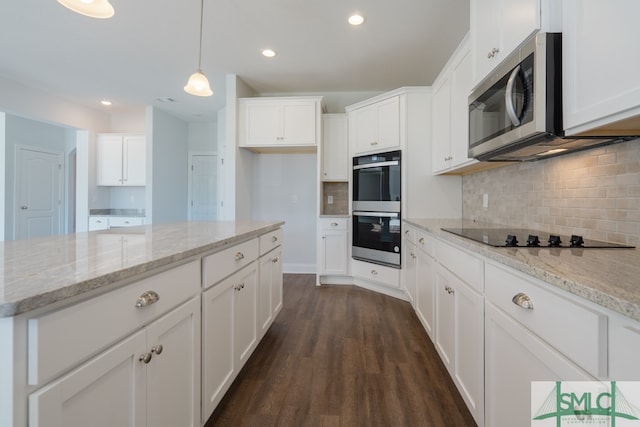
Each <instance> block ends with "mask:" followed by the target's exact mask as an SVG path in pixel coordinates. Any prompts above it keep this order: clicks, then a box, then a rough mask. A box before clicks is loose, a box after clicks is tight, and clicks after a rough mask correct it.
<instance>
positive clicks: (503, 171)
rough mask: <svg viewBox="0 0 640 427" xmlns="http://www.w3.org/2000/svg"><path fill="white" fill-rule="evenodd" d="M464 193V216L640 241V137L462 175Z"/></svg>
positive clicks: (548, 229)
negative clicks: (485, 205) (484, 205)
mask: <svg viewBox="0 0 640 427" xmlns="http://www.w3.org/2000/svg"><path fill="white" fill-rule="evenodd" d="M462 193H463V199H462V200H463V207H462V210H463V217H464V218H465V219H470V220H478V221H487V222H491V223H496V224H504V225H509V226H512V227H522V228H533V229H537V230H542V231H554V232H558V233H560V234H569V235H570V234H580V235H582V236H583V237H585V238H590V239H597V240H605V241H610V242H616V243H623V244H628V245H634V246H640V139H636V140H634V141H629V142H625V143H621V144H616V145H610V146H605V147H600V148H594V149H591V150H587V151H581V152H578V153H573V154H568V155H565V156H560V157H556V158H552V159H547V160H540V161H535V162H524V163H515V164H512V165H509V166H505V167H501V168H498V169H491V170H487V171H482V172H477V173H474V174H469V175H465V176H463V177H462ZM485 194H486V195H487V196H486V199H487V201H488V203H487V207H483V198H485V196H484V195H485Z"/></svg>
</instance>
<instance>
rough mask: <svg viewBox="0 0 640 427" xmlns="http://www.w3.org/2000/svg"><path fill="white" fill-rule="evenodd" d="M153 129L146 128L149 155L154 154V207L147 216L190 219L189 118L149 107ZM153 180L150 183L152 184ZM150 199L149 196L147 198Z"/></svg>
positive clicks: (157, 220) (161, 219)
mask: <svg viewBox="0 0 640 427" xmlns="http://www.w3.org/2000/svg"><path fill="white" fill-rule="evenodd" d="M149 110H150V113H151V114H150V115H151V118H150V120H151V123H150V124H151V131H150V132H149V131H148V132H147V137H148V141H147V147H148V148H150V150H149V151H150V153H147V159H149V155H151V162H148V163H147V164H152V168H151V171H147V176H149V172H150V173H151V176H152V179H151V180H150V181H148V184H147V193H151V203H152V206H151V209H149V208H148V204H147V216H151V217H152V221H153V222H154V223H163V222H175V221H186V220H187V186H188V173H187V159H188V139H189V126H188V124H187V123H186V122H184V121H182V120H180V119H178V118H176V117H174V116H171V115H170V114H167V113H165V112H163V111H162V110H158V109H157V108H153V107H150V108H149ZM149 183H150V185H149ZM147 202H149V199H148V198H147Z"/></svg>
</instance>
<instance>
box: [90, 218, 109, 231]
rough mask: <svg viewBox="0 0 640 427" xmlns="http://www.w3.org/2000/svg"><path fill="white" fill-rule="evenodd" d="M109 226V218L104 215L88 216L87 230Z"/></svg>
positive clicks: (103, 228)
mask: <svg viewBox="0 0 640 427" xmlns="http://www.w3.org/2000/svg"><path fill="white" fill-rule="evenodd" d="M107 228H109V218H108V217H106V216H90V217H89V231H94V230H106V229H107Z"/></svg>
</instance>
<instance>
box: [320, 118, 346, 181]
mask: <svg viewBox="0 0 640 427" xmlns="http://www.w3.org/2000/svg"><path fill="white" fill-rule="evenodd" d="M347 129H348V127H347V115H346V114H323V115H322V176H321V179H322V181H348V180H349V141H348V139H347V138H348V133H347V132H348V131H347Z"/></svg>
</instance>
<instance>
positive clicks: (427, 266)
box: [415, 251, 436, 340]
mask: <svg viewBox="0 0 640 427" xmlns="http://www.w3.org/2000/svg"><path fill="white" fill-rule="evenodd" d="M415 274H416V293H417V295H416V299H417V300H418V302H417V305H416V306H417V310H416V311H417V312H418V318H419V319H420V321H421V322H422V326H423V327H424V329H425V330H426V331H427V334H428V335H429V337H431V340H433V339H434V329H433V328H434V323H435V314H436V305H435V304H436V295H435V272H434V261H433V258H431V257H430V256H429V255H427V254H425V253H424V252H422V251H416V272H415Z"/></svg>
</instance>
